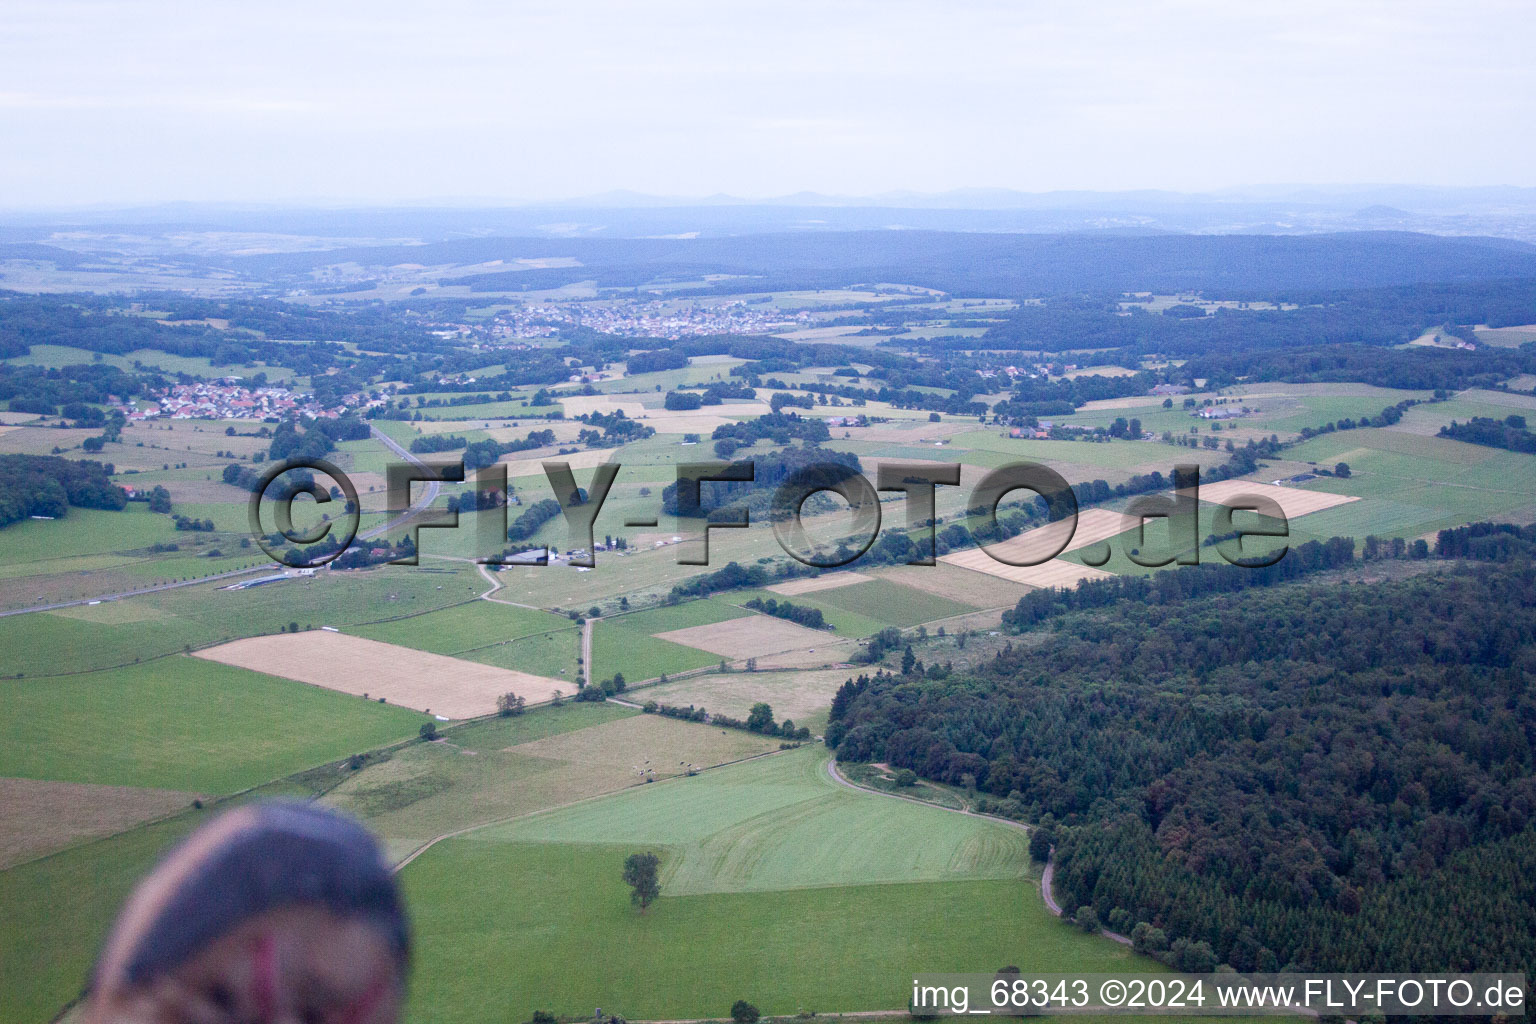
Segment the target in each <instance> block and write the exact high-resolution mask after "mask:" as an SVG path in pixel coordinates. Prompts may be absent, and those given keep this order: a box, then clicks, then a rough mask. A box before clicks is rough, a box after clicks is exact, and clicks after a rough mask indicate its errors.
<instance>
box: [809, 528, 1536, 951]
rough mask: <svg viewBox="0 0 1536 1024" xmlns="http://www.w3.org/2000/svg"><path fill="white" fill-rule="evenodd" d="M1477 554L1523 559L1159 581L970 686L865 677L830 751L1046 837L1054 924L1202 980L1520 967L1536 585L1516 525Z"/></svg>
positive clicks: (1055, 620) (1015, 654)
mask: <svg viewBox="0 0 1536 1024" xmlns="http://www.w3.org/2000/svg"><path fill="white" fill-rule="evenodd" d="M1471 532H1473V531H1468V533H1469V534H1470V533H1471ZM1476 532H1478V534H1479V536H1477V537H1473V536H1470V535H1465V536H1463V535H1456V534H1454V533H1448V534H1447V535H1446V536H1445V537H1443V538H1442V541H1443V542H1444V544H1445V545H1446V548H1447V550H1449V549H1450V548H1453V547H1456V546H1461V547H1467V546H1470V545H1473V544H1477V543H1479V542H1486V541H1488V540H1490V539H1496V538H1500V537H1502V538H1505V539H1506V540H1508V541H1510V542H1511V543H1509V544H1506V545H1505V549H1504V551H1503V554H1504V555H1505V556H1507V557H1509V558H1510V559H1512V560H1510V561H1506V562H1503V563H1500V564H1493V565H1478V566H1475V567H1471V568H1467V567H1461V568H1452V567H1449V566H1447V567H1444V568H1443V569H1441V570H1440V571H1435V572H1431V573H1428V574H1421V575H1417V576H1414V577H1412V578H1408V579H1403V580H1398V581H1393V582H1380V583H1375V584H1366V585H1360V584H1356V585H1340V584H1339V583H1338V582H1337V581H1330V582H1328V583H1326V584H1321V585H1309V584H1308V583H1307V582H1306V581H1305V580H1302V581H1300V582H1294V583H1287V584H1286V585H1272V586H1260V587H1247V588H1245V589H1243V590H1240V591H1234V590H1232V589H1229V588H1226V587H1223V586H1219V585H1216V584H1219V583H1222V582H1225V580H1224V577H1226V576H1227V574H1229V573H1230V574H1234V577H1233V578H1234V579H1235V574H1240V573H1243V572H1246V570H1240V569H1224V570H1217V569H1206V568H1203V567H1202V568H1200V569H1183V570H1178V571H1176V572H1165V573H1162V574H1159V576H1158V578H1157V584H1155V585H1154V586H1152V587H1149V588H1147V591H1146V592H1145V593H1144V594H1141V595H1131V594H1127V595H1122V596H1124V597H1125V598H1126V599H1120V600H1114V601H1111V602H1108V603H1105V604H1104V605H1103V606H1102V607H1095V605H1096V604H1097V602H1096V601H1083V602H1080V603H1079V604H1078V607H1086V608H1088V609H1090V610H1087V611H1073V612H1067V613H1061V614H1057V615H1054V616H1048V617H1049V618H1050V620H1051V621H1050V622H1049V623H1048V624H1047V625H1043V626H1038V627H1037V628H1040V629H1045V630H1047V631H1048V632H1047V633H1046V634H1045V635H1043V636H1040V637H1039V638H1038V642H1035V638H1031V642H1028V643H1026V644H1024V645H1017V644H1015V645H1013V646H1011V647H1010V648H1007V649H1005V650H1004V651H1002V652H1001V653H999V654H998V656H997V658H996V659H995V661H993V662H992V663H990V664H988V665H987V666H985V667H984V668H982V669H981V670H979V671H976V672H974V673H972V674H970V675H968V676H966V677H964V678H961V677H959V676H958V675H956V676H951V677H949V678H930V677H929V675H928V674H926V673H924V672H923V671H922V669H921V667H920V663H919V664H918V665H917V666H912V670H911V671H909V672H908V673H906V674H904V675H890V674H883V673H882V674H880V675H877V676H875V677H873V678H869V677H861V678H860V679H858V680H850V682H849V683H848V684H845V686H844V687H843V690H842V692H840V694H839V696H838V700H837V702H836V703H835V704H834V706H833V721H832V723H831V725H830V726H829V729H828V731H827V742H828V743H829V744H831V745H834V746H835V747H836V748H837V751H838V756H839V757H841V758H844V759H847V760H852V761H864V760H878V761H886V762H889V763H890V764H892V765H893V766H895V767H898V768H910V769H912V770H914V771H916V772H918V773H919V774H921V775H924V776H927V777H929V778H933V779H939V780H942V781H945V782H949V783H954V784H959V785H966V784H970V785H974V786H975V787H976V788H977V789H978V790H979V791H980V793H982V794H984V796H983V798H982V799H983V801H984V802H986V805H987V806H989V807H992V808H994V809H996V810H998V811H1000V812H1002V813H1006V814H1011V815H1014V816H1018V817H1023V818H1027V819H1030V820H1035V821H1043V822H1045V823H1046V825H1047V827H1048V828H1051V829H1052V831H1053V834H1054V839H1055V843H1056V860H1057V870H1056V882H1055V885H1056V889H1057V897H1058V899H1059V900H1060V902H1061V903H1062V904H1063V905H1064V906H1067V907H1070V908H1076V907H1079V906H1088V907H1092V908H1093V909H1094V911H1095V912H1096V914H1097V916H1098V918H1099V919H1100V920H1102V921H1106V922H1109V923H1111V925H1112V926H1116V927H1119V928H1120V929H1121V930H1123V931H1131V930H1132V929H1133V928H1135V927H1136V926H1137V925H1138V924H1140V923H1145V925H1146V927H1144V928H1141V929H1139V935H1140V938H1141V941H1142V942H1143V943H1144V944H1147V945H1149V947H1151V948H1161V947H1168V948H1169V949H1171V946H1169V944H1170V943H1180V945H1179V948H1178V953H1177V955H1174V954H1172V953H1169V954H1167V955H1168V956H1170V957H1171V959H1172V960H1173V961H1175V962H1177V963H1179V964H1181V965H1183V966H1186V967H1188V966H1194V965H1197V964H1200V963H1202V962H1203V961H1204V960H1206V959H1209V961H1210V963H1211V964H1214V963H1216V962H1223V963H1228V964H1231V965H1232V966H1234V967H1237V968H1239V969H1255V968H1258V969H1264V968H1269V969H1276V968H1279V967H1281V966H1290V967H1296V968H1308V969H1315V970H1323V969H1326V970H1336V971H1349V970H1353V971H1369V970H1393V969H1398V970H1406V969H1409V968H1411V967H1417V968H1423V967H1424V966H1425V965H1426V964H1434V965H1437V966H1440V967H1443V968H1456V969H1469V968H1471V967H1473V966H1476V967H1477V968H1478V969H1483V970H1496V969H1503V970H1525V969H1527V968H1528V966H1529V965H1530V964H1531V963H1532V962H1536V874H1532V871H1531V868H1532V866H1533V863H1532V860H1533V851H1536V692H1533V688H1532V681H1533V680H1536V569H1533V567H1532V563H1531V562H1530V560H1529V551H1530V541H1529V539H1528V538H1527V536H1526V533H1525V532H1522V531H1521V530H1520V529H1519V528H1511V529H1509V530H1503V531H1499V530H1493V529H1484V530H1481V531H1476ZM1318 557H1319V559H1324V555H1323V554H1319V556H1318ZM1181 577H1183V578H1187V579H1189V580H1195V579H1199V580H1202V581H1205V582H1207V583H1210V584H1211V585H1210V586H1206V585H1196V586H1190V587H1180V586H1176V585H1174V583H1175V581H1177V580H1179V579H1180V578H1181ZM1165 580H1166V581H1168V584H1167V585H1166V586H1164V585H1163V581H1165ZM1272 582H1275V583H1280V582H1283V581H1279V580H1275V581H1272ZM1126 586H1127V587H1129V585H1128V584H1127V585H1126ZM1090 593H1091V591H1090ZM1021 604H1022V603H1021ZM1052 610H1053V611H1056V610H1057V609H1052ZM1014 622H1015V624H1016V625H1024V624H1025V623H1022V622H1020V620H1019V617H1018V615H1017V614H1016V615H1015V617H1014ZM909 665H910V662H909ZM942 674H943V673H934V675H942ZM1471 922H1476V927H1472V926H1471Z"/></svg>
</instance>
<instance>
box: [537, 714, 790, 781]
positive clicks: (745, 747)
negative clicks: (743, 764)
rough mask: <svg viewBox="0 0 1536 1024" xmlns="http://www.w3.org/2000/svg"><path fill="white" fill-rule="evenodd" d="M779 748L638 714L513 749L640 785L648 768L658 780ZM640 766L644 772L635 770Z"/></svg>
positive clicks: (745, 735)
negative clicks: (611, 772) (613, 773)
mask: <svg viewBox="0 0 1536 1024" xmlns="http://www.w3.org/2000/svg"><path fill="white" fill-rule="evenodd" d="M680 725H681V728H680V727H679V726H680ZM778 745H779V744H778V741H777V740H776V739H768V738H765V737H762V736H758V735H755V734H753V733H750V732H742V731H741V730H740V729H717V728H711V727H709V726H700V725H695V724H693V723H678V722H677V721H675V720H673V719H670V718H663V717H662V716H661V715H635V716H634V717H632V718H621V719H619V720H617V721H614V722H608V723H607V724H605V725H599V726H595V727H593V728H591V729H578V730H576V731H575V732H566V733H561V734H559V735H558V736H548V737H545V738H544V739H542V740H534V741H533V742H532V743H519V744H518V745H517V746H516V747H514V748H512V749H513V750H515V751H516V752H517V753H519V754H523V755H525V756H528V757H547V758H551V759H553V760H556V761H563V762H565V763H566V764H568V765H575V766H577V767H579V768H583V769H618V770H619V771H621V772H626V773H629V774H630V775H631V777H633V778H634V779H635V781H643V780H642V779H641V778H640V774H641V772H643V771H644V769H646V768H650V769H651V770H652V771H654V772H655V773H656V775H657V776H658V777H666V776H669V775H682V774H684V773H685V771H686V767H685V765H687V764H694V765H714V764H725V763H727V762H730V761H739V760H741V759H742V758H744V757H753V756H755V755H757V754H764V753H767V752H768V751H770V750H774V749H777V747H778ZM663 761H664V762H665V763H663ZM636 768H639V769H640V770H641V772H636V771H635V769H636Z"/></svg>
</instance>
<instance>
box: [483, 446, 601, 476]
mask: <svg viewBox="0 0 1536 1024" xmlns="http://www.w3.org/2000/svg"><path fill="white" fill-rule="evenodd" d="M617 451H618V449H617V448H588V449H586V450H585V451H579V452H572V453H571V454H569V455H545V456H544V457H542V458H539V457H533V458H520V459H503V460H502V461H503V462H505V463H506V466H507V476H509V477H512V478H513V479H516V478H518V477H522V476H543V475H544V463H546V462H564V463H566V464H567V465H569V466H570V467H571V468H572V469H591V468H593V467H594V466H601V465H602V464H603V463H605V462H607V461H608V460H609V459H610V458H612V457H613V455H614V453H615V452H617Z"/></svg>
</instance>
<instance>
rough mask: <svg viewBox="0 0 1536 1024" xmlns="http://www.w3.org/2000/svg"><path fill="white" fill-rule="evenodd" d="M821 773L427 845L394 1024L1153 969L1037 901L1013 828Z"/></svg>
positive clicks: (661, 791)
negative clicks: (649, 860)
mask: <svg viewBox="0 0 1536 1024" xmlns="http://www.w3.org/2000/svg"><path fill="white" fill-rule="evenodd" d="M824 764H825V758H824V755H822V754H821V753H820V752H818V751H816V750H813V749H809V748H808V749H803V750H800V751H796V752H792V753H788V754H780V755H775V756H773V757H769V758H766V759H759V760H756V761H751V762H747V763H744V764H740V765H734V766H729V767H726V768H721V769H716V770H713V771H709V772H705V773H704V774H703V775H701V776H699V777H697V778H684V779H678V780H675V781H672V782H668V783H663V784H659V785H656V786H647V787H643V788H641V789H638V790H629V791H626V792H624V793H620V794H615V795H614V796H610V797H605V798H603V799H601V800H596V801H589V802H587V803H584V804H580V805H577V806H575V807H571V808H568V809H565V810H560V811H552V812H549V813H547V814H543V815H538V816H535V817H533V818H528V819H523V820H521V821H518V822H514V823H511V824H508V825H505V826H495V827H492V828H489V829H483V830H480V831H477V832H473V833H470V834H468V835H466V836H464V837H461V838H458V839H453V840H449V841H447V842H445V843H440V844H439V845H438V846H436V847H434V848H433V849H431V850H430V851H428V852H427V853H426V854H425V855H424V856H422V857H421V858H420V859H419V860H417V861H416V862H414V863H413V864H412V865H411V866H410V867H409V868H407V869H406V871H405V872H404V875H403V880H404V884H405V888H406V891H407V894H408V895H409V897H410V898H411V900H412V904H413V906H415V907H417V908H419V909H418V910H417V911H416V926H417V937H418V950H419V961H418V963H419V966H418V970H417V973H416V980H415V986H414V990H413V995H412V1002H411V1011H410V1019H412V1020H417V1021H461V1020H462V1021H469V1020H478V1019H483V1014H481V1012H480V1009H481V1008H483V1007H484V1006H485V1005H498V1006H504V1007H507V1008H508V1010H509V1012H510V1013H511V1014H514V1015H519V1016H526V1015H528V1014H529V1013H531V1011H532V1010H533V1009H550V1010H553V1011H555V1012H557V1013H565V1014H571V1015H573V1016H574V1015H580V1014H582V1013H585V1012H589V1008H590V1007H591V1006H603V1007H604V1008H605V1009H607V1008H611V1012H617V1013H620V1014H623V1015H625V1016H632V1017H640V1018H653V1019H654V1018H668V1017H703V1016H716V1017H718V1016H723V1015H724V1014H725V1013H726V1012H727V1011H728V1010H729V1007H730V1004H731V1003H732V1002H733V1001H734V1000H736V999H740V998H745V999H748V1000H751V1001H752V1002H754V1003H756V1004H757V1005H758V1006H759V1007H761V1008H762V1009H763V1010H764V1011H765V1012H768V1013H780V1014H789V1013H796V1012H799V1011H816V1012H818V1013H831V1012H837V1011H851V1010H873V1009H893V1010H894V1009H900V1008H901V1007H902V1006H904V1005H905V1002H906V996H905V995H904V994H903V993H904V992H905V991H909V990H910V984H911V980H910V977H908V976H907V974H908V972H910V971H912V970H918V969H925V970H950V971H961V970H970V971H993V970H996V969H997V968H998V967H1000V966H1002V965H1003V964H1005V963H1014V964H1018V965H1019V966H1021V967H1023V968H1024V969H1026V970H1029V969H1032V968H1033V969H1043V968H1045V967H1047V966H1054V967H1056V968H1058V969H1059V967H1060V965H1062V964H1066V963H1071V964H1073V965H1074V967H1075V968H1076V969H1079V970H1112V969H1120V970H1125V969H1130V970H1142V969H1147V967H1146V965H1147V964H1148V963H1150V962H1144V961H1141V960H1140V959H1139V958H1136V957H1135V956H1134V955H1133V954H1131V953H1130V952H1129V951H1128V950H1125V949H1124V948H1123V947H1118V946H1115V945H1113V944H1111V943H1108V942H1106V941H1104V940H1103V939H1096V938H1092V937H1089V936H1086V935H1084V934H1083V933H1081V932H1080V931H1077V930H1075V929H1072V928H1071V927H1070V926H1067V925H1063V924H1061V923H1060V922H1058V921H1056V920H1055V919H1054V918H1051V917H1050V916H1049V914H1047V913H1046V911H1045V909H1044V907H1043V906H1042V904H1041V902H1040V898H1039V892H1038V890H1037V888H1036V887H1035V884H1034V883H1033V882H1032V881H1031V880H1030V879H1029V877H1028V874H1029V867H1028V858H1027V853H1026V850H1025V845H1026V843H1025V836H1024V833H1023V832H1022V831H1019V830H1017V829H1013V828H1010V827H1008V826H1005V825H1002V824H999V823H996V822H991V821H986V820H982V819H968V818H963V817H960V816H958V815H954V814H951V813H949V812H946V811H942V810H939V809H937V808H933V807H927V806H923V805H918V804H913V803H908V802H906V801H897V800H891V799H889V798H886V797H882V796H878V795H874V794H868V793H862V792H855V791H851V790H846V789H842V788H840V787H837V786H835V785H834V784H833V783H832V782H831V781H830V780H829V779H827V778H826V776H825V774H824V768H823V766H824ZM871 835H883V836H899V837H901V838H900V841H899V842H881V843H871V842H868V837H869V836H871ZM643 849H651V850H656V851H658V852H660V853H661V855H662V860H663V871H662V896H661V898H660V899H659V900H658V901H657V902H656V904H655V905H654V906H653V907H652V908H651V909H650V910H649V911H648V912H647V913H646V914H644V915H641V914H639V913H637V912H636V911H635V910H634V908H632V907H631V906H630V903H629V900H628V895H627V890H626V889H625V887H624V885H623V883H622V881H621V880H620V878H619V871H620V867H621V865H622V862H623V859H624V857H625V856H626V855H627V854H628V853H630V852H634V851H635V850H643ZM874 883H878V884H874ZM573 963H592V964H601V965H602V966H601V969H594V970H591V971H584V970H572V969H570V965H571V964H573ZM1152 966H1153V967H1155V965H1152Z"/></svg>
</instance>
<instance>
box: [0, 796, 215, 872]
mask: <svg viewBox="0 0 1536 1024" xmlns="http://www.w3.org/2000/svg"><path fill="white" fill-rule="evenodd" d="M194 796H195V794H193V793H178V792H176V791H175V790H170V789H139V788H137V787H133V786H98V785H93V784H91V783H85V782H45V781H42V780H39V779H0V869H4V868H8V867H12V866H14V865H16V864H20V863H22V862H23V861H28V860H32V859H33V858H34V857H41V856H43V855H44V854H46V853H52V852H53V851H55V850H61V849H63V848H64V847H66V846H69V845H70V844H71V843H74V842H77V841H78V840H81V839H98V838H100V837H102V836H110V835H116V834H117V833H118V832H122V831H125V830H127V829H130V828H132V827H133V826H134V825H137V824H139V823H141V822H145V821H152V820H154V819H155V818H163V817H165V816H166V815H168V814H174V813H175V812H177V811H179V810H182V809H183V808H185V807H187V806H188V805H189V804H191V803H192V800H193V797H194Z"/></svg>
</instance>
